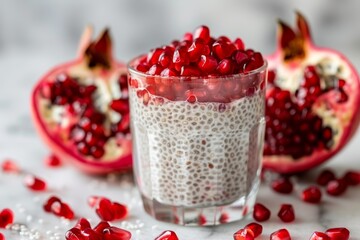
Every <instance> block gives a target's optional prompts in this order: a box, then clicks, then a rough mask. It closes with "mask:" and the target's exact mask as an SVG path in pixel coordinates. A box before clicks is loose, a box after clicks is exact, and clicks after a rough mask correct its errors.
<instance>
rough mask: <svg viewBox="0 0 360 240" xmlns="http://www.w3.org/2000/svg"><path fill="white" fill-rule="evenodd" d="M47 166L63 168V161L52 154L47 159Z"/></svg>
mask: <svg viewBox="0 0 360 240" xmlns="http://www.w3.org/2000/svg"><path fill="white" fill-rule="evenodd" d="M45 164H46V165H47V166H49V167H58V166H61V160H60V158H58V157H57V156H56V155H54V154H51V155H50V156H47V157H46V158H45Z"/></svg>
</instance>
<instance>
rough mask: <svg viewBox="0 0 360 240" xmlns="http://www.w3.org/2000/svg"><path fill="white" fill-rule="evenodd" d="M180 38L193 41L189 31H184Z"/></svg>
mask: <svg viewBox="0 0 360 240" xmlns="http://www.w3.org/2000/svg"><path fill="white" fill-rule="evenodd" d="M182 40H184V41H190V42H192V41H193V35H192V33H190V32H187V33H185V34H184V36H183V39H182Z"/></svg>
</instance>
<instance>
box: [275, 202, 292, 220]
mask: <svg viewBox="0 0 360 240" xmlns="http://www.w3.org/2000/svg"><path fill="white" fill-rule="evenodd" d="M278 217H279V218H280V219H281V221H283V222H292V221H294V220H295V212H294V208H293V206H292V205H291V204H282V205H281V207H280V210H279V213H278Z"/></svg>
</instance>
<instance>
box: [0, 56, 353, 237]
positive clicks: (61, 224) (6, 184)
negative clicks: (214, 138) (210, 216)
mask: <svg viewBox="0 0 360 240" xmlns="http://www.w3.org/2000/svg"><path fill="white" fill-rule="evenodd" d="M45 56H46V57H45ZM56 58H57V57H56V56H54V57H53V58H51V57H49V56H48V55H41V54H35V53H33V52H27V53H26V54H24V55H23V57H22V62H25V63H27V64H25V65H20V63H19V62H18V61H19V60H18V59H19V58H18V57H17V54H8V55H3V57H1V58H0V66H2V68H3V69H4V70H5V71H6V78H3V79H2V83H3V87H2V88H1V94H0V115H1V118H0V149H1V151H0V161H2V159H5V158H11V159H14V160H15V161H16V162H17V163H18V164H19V165H20V166H21V167H22V168H23V169H24V170H26V171H29V172H31V173H33V174H35V175H38V176H40V177H42V178H44V179H45V180H46V181H47V183H48V185H49V190H48V191H46V192H43V193H34V192H31V191H29V190H28V189H27V188H25V187H24V185H23V178H22V176H20V175H14V174H4V173H0V186H1V187H0V209H3V208H5V207H8V208H11V209H13V210H14V211H15V222H16V223H17V224H24V225H26V226H27V227H28V229H29V230H30V229H33V230H34V231H38V234H39V236H41V237H40V238H39V239H49V240H50V239H64V237H63V236H64V233H65V231H66V230H67V229H69V228H71V226H73V225H74V222H68V221H64V220H60V219H58V218H56V217H54V216H53V215H49V214H47V213H45V212H44V211H43V210H42V204H43V203H44V201H45V200H46V199H47V198H48V197H49V196H50V195H59V196H61V198H62V199H63V200H64V201H65V202H68V203H69V204H70V205H71V206H72V207H73V208H74V209H75V210H76V211H75V212H76V215H77V216H85V217H87V218H89V219H91V220H92V222H93V223H95V222H97V221H98V220H99V219H98V217H97V216H96V214H95V213H94V211H93V210H92V209H90V208H89V207H88V206H87V204H86V200H87V198H88V196H91V195H104V196H108V197H110V198H111V199H116V200H118V201H119V202H122V203H125V204H127V205H128V207H129V209H130V215H129V218H128V219H126V221H123V222H116V223H115V225H116V226H120V227H123V228H126V229H128V230H130V231H131V232H132V234H133V239H134V240H136V239H137V240H140V239H141V240H147V239H149V240H151V239H154V237H156V236H157V235H159V234H160V233H161V232H162V231H164V230H174V231H176V232H177V234H178V236H179V238H180V239H181V240H194V239H209V240H226V239H232V235H233V233H234V232H236V231H237V230H238V229H240V228H242V227H243V226H244V225H245V224H247V223H249V222H251V221H252V218H251V217H249V218H247V219H245V220H244V221H241V222H235V223H230V224H226V225H223V226H217V227H182V226H176V225H172V224H166V223H161V222H158V221H156V220H153V219H152V218H151V217H149V216H148V215H147V214H146V213H145V212H144V210H143V208H142V205H141V201H140V198H139V194H138V191H137V189H136V188H135V187H134V184H133V181H132V176H131V175H109V176H106V177H93V176H88V175H84V174H82V173H80V172H78V171H77V170H76V169H74V168H73V167H72V166H69V165H64V166H62V167H60V168H56V169H54V168H49V167H47V166H46V165H45V164H44V161H43V160H44V158H45V157H46V156H47V154H48V150H47V149H46V147H45V146H44V145H43V143H42V142H41V141H40V139H39V138H38V136H37V134H36V133H35V130H34V127H33V125H32V122H31V119H30V113H29V96H30V89H31V86H32V85H33V84H34V82H35V81H36V79H37V78H38V77H39V75H38V73H39V72H42V71H43V69H47V68H48V67H49V65H50V64H51V63H52V62H56ZM18 66H22V69H21V71H18V70H17V69H18ZM359 144H360V132H358V134H357V135H356V136H355V138H354V139H353V140H352V141H351V143H350V144H349V145H348V146H347V147H346V148H345V149H344V150H343V151H342V152H341V153H340V154H338V155H337V156H336V157H334V158H333V159H332V160H331V161H330V162H328V163H327V164H326V165H324V166H321V167H320V168H318V169H315V170H313V171H312V172H309V173H307V174H306V175H302V176H298V177H296V178H295V179H294V181H296V187H295V192H294V193H293V194H291V195H280V194H277V193H274V192H273V191H272V190H271V189H270V188H269V187H268V186H267V185H266V184H263V185H262V186H261V189H260V192H259V194H258V201H259V202H262V203H265V204H266V205H267V206H268V207H269V208H270V209H272V217H271V219H270V220H269V221H267V222H265V223H263V226H264V234H263V237H262V238H259V239H268V236H269V235H270V233H271V232H273V231H275V230H277V229H280V228H284V227H285V228H287V229H289V231H290V232H291V234H292V236H293V239H295V240H303V239H308V238H309V237H310V236H311V234H312V233H313V232H314V231H315V230H317V231H323V230H325V229H327V228H330V227H339V226H343V227H347V228H348V229H350V231H351V239H353V240H355V239H360V228H359V225H358V224H359V222H360V211H359V210H360V204H359V199H360V187H352V188H351V189H349V190H348V191H347V192H346V194H344V195H343V196H341V197H340V198H334V197H329V196H327V195H326V194H325V195H324V198H323V201H322V203H321V204H319V205H313V204H307V203H304V202H302V201H301V200H300V199H299V193H300V192H301V190H302V189H304V188H305V187H306V186H308V185H309V184H311V182H312V181H313V179H314V177H315V176H316V174H317V173H318V172H319V171H320V170H321V169H322V168H324V167H331V168H333V169H336V172H338V173H339V174H342V173H343V172H344V171H346V170H348V169H354V168H355V169H360V165H359V148H358V146H359ZM281 203H291V204H293V205H294V208H295V212H296V221H295V222H293V223H290V224H284V223H282V222H281V221H280V220H279V219H278V218H277V216H276V215H277V211H278V209H279V206H280V204H281ZM1 232H4V233H5V235H6V236H7V239H14V240H17V239H32V238H30V237H28V236H23V237H20V236H18V235H17V234H14V233H11V232H10V231H8V230H7V231H3V230H1Z"/></svg>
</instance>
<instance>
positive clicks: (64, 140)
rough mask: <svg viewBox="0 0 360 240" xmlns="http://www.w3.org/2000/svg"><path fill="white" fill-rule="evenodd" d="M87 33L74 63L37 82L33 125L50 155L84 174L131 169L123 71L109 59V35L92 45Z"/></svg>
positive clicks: (126, 97)
mask: <svg viewBox="0 0 360 240" xmlns="http://www.w3.org/2000/svg"><path fill="white" fill-rule="evenodd" d="M91 35H92V29H91V28H87V29H86V30H85V32H84V35H83V37H82V40H81V42H80V51H79V56H78V57H77V59H75V60H73V61H70V62H68V63H65V64H62V65H59V66H57V67H55V68H53V69H52V70H50V71H49V72H48V73H46V74H45V76H44V77H42V78H41V79H40V81H39V82H38V83H37V84H36V86H35V88H34V90H33V93H32V99H31V107H32V115H33V119H34V122H35V126H36V128H37V130H38V132H39V133H40V135H41V136H42V138H43V139H44V140H45V142H46V143H47V144H48V145H49V147H50V148H51V149H52V151H53V152H54V153H55V155H57V156H59V157H60V158H62V159H66V160H69V161H71V162H72V163H74V164H75V165H76V166H78V167H79V168H80V169H82V170H84V171H86V172H89V173H107V172H113V171H120V170H128V169H130V168H131V166H132V160H131V138H130V129H129V105H128V86H127V70H126V66H125V65H124V64H122V63H120V62H118V61H116V60H115V59H114V58H113V55H112V45H111V39H110V36H109V31H108V30H105V31H104V32H103V33H102V34H101V36H100V37H99V38H98V39H97V40H96V41H91Z"/></svg>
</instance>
